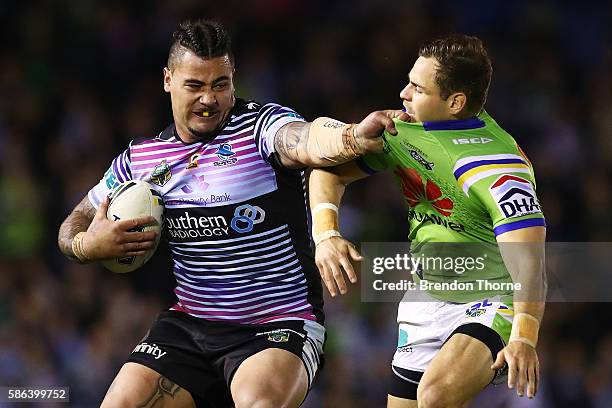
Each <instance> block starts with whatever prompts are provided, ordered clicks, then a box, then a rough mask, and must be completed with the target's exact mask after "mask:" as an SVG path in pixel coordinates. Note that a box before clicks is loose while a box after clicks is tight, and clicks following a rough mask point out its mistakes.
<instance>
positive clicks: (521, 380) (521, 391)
mask: <svg viewBox="0 0 612 408" xmlns="http://www.w3.org/2000/svg"><path fill="white" fill-rule="evenodd" d="M517 368H518V370H517V377H518V383H517V386H516V394H517V395H518V396H519V397H522V396H523V395H525V385H527V369H526V368H525V366H524V365H523V364H518V365H517Z"/></svg>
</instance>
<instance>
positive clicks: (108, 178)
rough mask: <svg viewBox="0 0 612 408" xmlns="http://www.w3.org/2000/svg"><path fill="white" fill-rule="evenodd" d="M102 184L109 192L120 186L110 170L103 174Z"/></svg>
mask: <svg viewBox="0 0 612 408" xmlns="http://www.w3.org/2000/svg"><path fill="white" fill-rule="evenodd" d="M104 183H105V184H106V187H107V188H108V189H109V190H113V189H114V188H115V187H117V186H118V185H119V184H120V183H119V180H117V176H115V173H113V170H112V169H108V170H107V171H106V173H104Z"/></svg>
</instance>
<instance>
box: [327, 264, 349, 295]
mask: <svg viewBox="0 0 612 408" xmlns="http://www.w3.org/2000/svg"><path fill="white" fill-rule="evenodd" d="M328 266H329V269H331V271H332V276H333V277H334V282H336V285H338V289H340V293H341V294H343V295H344V294H345V293H346V281H345V280H344V276H342V272H341V271H340V267H339V266H338V265H336V264H335V263H334V262H331V263H330V264H329V265H328Z"/></svg>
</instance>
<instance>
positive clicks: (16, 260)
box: [0, 0, 612, 408]
mask: <svg viewBox="0 0 612 408" xmlns="http://www.w3.org/2000/svg"><path fill="white" fill-rule="evenodd" d="M0 14H1V15H2V21H3V22H4V23H3V24H2V25H1V26H0V30H2V38H4V42H3V43H4V44H3V46H2V48H0V106H1V108H0V197H1V199H0V386H15V385H24V386H25V385H28V386H49V385H56V386H69V387H70V389H71V400H72V402H71V404H70V406H74V407H93V406H97V404H99V402H100V401H101V399H102V398H103V396H104V393H105V390H106V389H107V387H108V385H109V384H110V382H111V381H112V378H113V377H114V375H115V373H116V372H117V370H118V369H119V367H120V366H121V364H122V362H123V361H124V359H125V358H126V357H127V356H128V355H129V353H130V352H131V350H132V349H133V347H134V346H135V345H136V344H137V343H138V341H139V339H140V338H141V337H142V336H143V335H144V334H145V332H146V329H147V327H148V326H149V325H150V323H151V322H152V320H153V319H154V317H155V315H156V314H157V313H158V312H159V311H161V310H163V309H165V308H167V307H169V306H170V305H171V304H172V302H173V294H172V277H171V272H170V269H169V267H170V265H169V263H168V261H167V257H165V255H166V253H165V252H164V251H165V248H160V250H159V253H158V254H156V258H155V259H154V261H153V262H151V263H150V264H149V265H148V266H147V267H145V268H143V269H142V270H140V271H138V272H135V273H133V274H130V275H129V276H127V275H126V276H121V275H115V274H112V273H110V272H108V271H105V270H103V269H101V267H99V266H98V265H87V266H81V265H75V264H71V263H70V262H68V261H67V260H65V259H64V258H63V256H62V255H61V254H60V252H59V250H58V249H57V244H56V237H57V230H58V227H59V224H60V223H61V222H62V220H63V219H64V218H65V216H66V215H67V214H68V213H69V211H70V210H71V209H72V208H73V207H74V206H75V205H76V204H77V203H78V202H79V201H80V200H81V199H82V198H83V196H84V195H85V194H86V192H87V191H88V189H89V188H90V187H91V186H93V185H94V184H95V183H96V182H97V181H98V180H99V179H100V178H101V176H102V174H103V173H104V171H105V170H106V169H107V167H108V165H109V164H110V161H111V159H112V158H113V157H114V156H115V155H117V154H118V153H120V152H121V151H122V150H123V149H125V147H126V146H127V144H128V142H129V140H130V139H132V138H134V137H139V136H152V135H155V134H157V133H158V132H159V131H160V130H161V129H163V128H164V127H165V126H166V125H167V124H168V123H170V122H171V118H172V116H171V110H170V100H169V97H168V95H167V94H164V93H163V89H162V68H163V67H164V65H165V61H166V58H167V50H168V46H169V42H170V35H171V33H172V31H173V30H174V29H175V27H176V25H177V23H178V22H179V21H180V20H182V19H184V18H194V17H212V18H217V19H219V20H221V21H223V22H224V23H226V25H227V26H228V27H229V28H230V30H231V31H232V33H233V37H234V52H235V55H236V86H237V93H238V96H241V97H245V98H252V99H256V100H258V101H261V102H268V101H277V102H279V103H282V104H285V105H288V106H291V107H293V108H294V109H296V110H297V111H298V112H300V113H301V114H302V115H304V116H305V117H306V118H307V119H309V120H312V119H314V118H316V117H317V116H321V115H325V116H331V117H334V118H338V119H341V120H344V121H358V120H360V119H361V118H363V117H364V116H365V115H366V114H367V113H368V112H370V111H372V110H376V109H383V108H397V107H400V99H399V96H398V95H399V91H400V89H401V88H402V87H403V86H404V85H405V83H406V81H407V79H406V76H407V73H408V71H409V70H410V68H411V66H412V63H413V61H414V59H415V58H416V53H417V50H418V48H419V45H420V44H421V43H422V42H423V41H426V40H429V39H431V38H433V37H435V36H437V35H441V34H445V33H448V32H463V33H467V34H472V35H478V36H480V37H481V38H482V39H483V40H484V42H485V45H486V46H487V47H488V49H489V52H490V55H491V57H492V60H493V67H494V74H493V82H492V86H491V89H490V93H489V101H488V103H487V110H488V112H489V113H490V114H491V115H492V116H493V117H494V118H496V119H497V121H498V122H499V123H500V124H501V125H502V126H503V127H504V128H505V129H507V130H508V131H509V132H510V133H511V134H512V135H514V136H515V138H516V139H517V141H518V142H519V143H520V144H521V145H522V147H523V149H524V150H525V151H526V153H527V155H528V156H529V157H530V159H531V161H532V162H533V163H534V166H535V170H536V178H537V183H538V194H539V196H540V199H541V202H542V205H543V208H544V211H545V214H546V217H547V223H548V238H549V240H551V241H568V242H571V241H611V235H612V211H610V202H611V201H612V189H611V188H610V186H611V181H612V180H611V177H612V75H610V72H611V70H612V50H611V48H610V47H609V45H610V44H611V43H612V35H611V34H612V30H611V26H612V24H610V23H611V22H612V7H610V3H606V2H593V4H589V2H588V1H586V2H585V1H583V2H569V1H567V2H565V1H542V0H535V1H527V0H517V1H512V2H509V1H508V2H490V1H485V0H482V1H461V2H456V1H440V2H427V1H425V0H420V1H384V0H352V1H349V0H341V1H323V0H316V1H299V0H260V1H238V0H225V1H224V2H222V4H221V3H220V2H218V1H212V0H206V1H197V0H174V1H161V0H159V1H151V2H124V1H104V2H101V1H100V2H96V1H93V0H78V1H77V0H55V1H51V0H47V1H44V0H38V1H37V0H33V1H28V2H1V3H0ZM396 190H397V189H396V188H395V186H394V184H393V181H392V180H391V178H390V177H388V176H385V175H382V176H377V177H374V178H371V179H368V180H367V181H363V182H360V183H359V184H355V185H353V186H352V187H350V188H349V191H348V192H347V195H346V197H345V201H346V205H345V206H344V207H343V212H342V216H341V217H342V220H341V222H342V225H343V233H344V234H345V235H346V236H347V237H349V238H351V239H353V240H354V241H356V242H364V241H401V240H404V239H405V237H406V234H407V222H406V223H401V222H398V220H400V219H404V217H405V214H404V210H403V203H402V199H401V197H400V194H399V192H398V191H396ZM576 274H577V279H579V278H580V276H579V274H580V271H576ZM326 314H327V327H328V341H327V349H326V355H327V362H326V367H325V369H324V370H323V374H322V375H321V376H320V378H319V379H318V382H317V383H316V384H315V386H314V389H313V391H312V392H311V394H310V396H309V398H308V400H307V401H306V403H305V404H304V406H306V407H334V408H343V407H379V406H383V405H384V403H385V398H386V390H387V379H388V375H389V362H390V359H391V357H392V354H393V351H394V346H395V344H396V330H397V328H396V324H395V314H396V305H394V304H391V303H381V304H373V303H363V302H361V301H360V295H359V289H358V288H357V287H355V288H353V290H352V291H351V293H350V294H349V295H348V296H345V297H343V298H342V299H333V300H331V299H330V298H327V299H326ZM611 318H612V307H611V306H610V304H609V303H607V304H606V303H599V304H597V303H581V304H578V303H569V304H550V305H549V306H548V307H547V311H546V315H545V321H544V326H543V329H542V334H541V343H540V347H539V351H540V359H541V362H542V372H543V374H542V384H541V390H540V393H539V395H538V397H537V398H536V399H535V400H533V401H527V400H525V399H518V398H517V397H516V396H513V395H512V393H511V392H509V391H508V390H507V389H506V387H504V386H499V387H489V388H488V389H487V390H486V392H485V393H484V394H483V395H482V396H480V397H479V400H478V401H477V402H475V403H474V404H473V406H475V407H476V406H482V407H485V406H486V407H546V408H548V407H580V408H582V407H593V408H603V407H610V406H612V330H611V327H610V321H612V319H611ZM0 405H2V404H1V403H0ZM15 406H19V407H25V406H27V405H26V404H18V405H15ZM45 406H52V405H45ZM58 406H65V405H59V404H58Z"/></svg>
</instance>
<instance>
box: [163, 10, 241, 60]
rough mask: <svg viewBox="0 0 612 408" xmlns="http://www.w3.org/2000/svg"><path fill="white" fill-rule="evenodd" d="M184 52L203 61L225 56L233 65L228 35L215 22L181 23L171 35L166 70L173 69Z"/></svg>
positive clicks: (191, 21)
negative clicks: (188, 52) (192, 54)
mask: <svg viewBox="0 0 612 408" xmlns="http://www.w3.org/2000/svg"><path fill="white" fill-rule="evenodd" d="M186 51H191V52H192V53H194V54H195V55H197V56H198V57H200V58H203V59H211V58H217V57H222V56H224V55H227V56H228V57H229V59H230V61H231V62H232V64H233V63H234V55H233V54H232V49H231V38H230V35H229V33H228V32H227V30H225V28H224V27H223V25H222V24H221V23H219V22H217V21H213V20H205V19H199V20H188V21H184V22H182V23H181V24H180V25H179V27H178V29H177V30H176V31H175V32H174V33H173V34H172V45H171V46H170V52H169V55H168V68H170V69H173V68H174V66H175V65H176V63H177V61H178V60H179V59H180V57H182V56H183V54H184V53H185V52H186Z"/></svg>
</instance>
